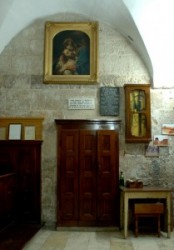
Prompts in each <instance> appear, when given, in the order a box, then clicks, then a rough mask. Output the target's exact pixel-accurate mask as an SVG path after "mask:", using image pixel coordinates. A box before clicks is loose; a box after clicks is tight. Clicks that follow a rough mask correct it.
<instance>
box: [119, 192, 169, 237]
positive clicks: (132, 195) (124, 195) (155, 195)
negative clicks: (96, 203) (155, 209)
mask: <svg viewBox="0 0 174 250" xmlns="http://www.w3.org/2000/svg"><path fill="white" fill-rule="evenodd" d="M120 190H121V196H120V228H123V229H124V237H125V239H126V238H127V235H128V212H129V200H130V199H165V200H166V222H167V237H168V238H170V233H171V194H172V193H171V192H172V190H171V189H168V188H159V187H143V188H126V187H120Z"/></svg>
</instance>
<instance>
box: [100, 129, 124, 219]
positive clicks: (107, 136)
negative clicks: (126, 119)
mask: <svg viewBox="0 0 174 250" xmlns="http://www.w3.org/2000/svg"><path fill="white" fill-rule="evenodd" d="M118 152H119V149H118V134H117V133H115V131H102V130H101V131H98V168H99V171H98V176H97V177H98V179H97V187H98V204H100V206H98V220H99V221H103V222H104V221H106V222H107V221H115V217H116V216H115V214H116V213H115V211H116V202H117V201H116V199H115V198H116V195H117V194H118V193H117V194H116V187H117V185H118V182H117V180H118ZM113 210H115V211H114V212H113Z"/></svg>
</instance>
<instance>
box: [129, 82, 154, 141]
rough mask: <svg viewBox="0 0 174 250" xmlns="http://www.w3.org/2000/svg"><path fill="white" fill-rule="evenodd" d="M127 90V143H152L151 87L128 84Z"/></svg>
mask: <svg viewBox="0 0 174 250" xmlns="http://www.w3.org/2000/svg"><path fill="white" fill-rule="evenodd" d="M124 89H125V140H126V142H135V143H137V142H149V141H151V110H150V85H145V84H126V85H125V86H124Z"/></svg>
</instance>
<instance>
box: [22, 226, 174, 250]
mask: <svg viewBox="0 0 174 250" xmlns="http://www.w3.org/2000/svg"><path fill="white" fill-rule="evenodd" d="M173 249H174V232H172V233H171V238H170V239H168V238H167V237H166V233H161V236H160V238H159V237H158V236H157V235H154V234H150V235H147V234H139V236H138V237H137V238H136V237H135V236H134V233H133V232H132V231H129V236H128V238H127V239H124V238H123V232H120V231H119V230H115V229H114V230H105V231H104V230H101V229H97V230H94V229H93V230H90V229H88V230H87V229H80V230H79V229H76V230H71V231H69V230H63V229H61V231H60V230H57V231H53V230H49V229H46V228H42V229H41V230H40V231H38V233H37V234H36V235H35V236H34V237H33V238H32V239H31V240H30V241H29V242H28V243H27V244H26V245H25V247H24V248H23V250H173Z"/></svg>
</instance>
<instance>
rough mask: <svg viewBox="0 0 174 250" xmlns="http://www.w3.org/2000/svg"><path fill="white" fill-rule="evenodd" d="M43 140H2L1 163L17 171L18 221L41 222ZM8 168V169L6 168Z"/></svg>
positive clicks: (16, 211)
mask: <svg viewBox="0 0 174 250" xmlns="http://www.w3.org/2000/svg"><path fill="white" fill-rule="evenodd" d="M41 143H42V142H41V141H20V140H18V141H15V140H13V141H0V163H3V164H2V165H1V166H4V167H5V166H7V167H8V168H10V169H11V170H12V171H13V172H14V173H15V178H16V195H15V208H14V210H15V211H14V213H15V217H16V220H17V221H22V222H34V223H35V222H37V223H40V217H41V212H40V207H41V204H40V196H41V195H40V190H41V188H40V166H41ZM6 170H7V169H6Z"/></svg>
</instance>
